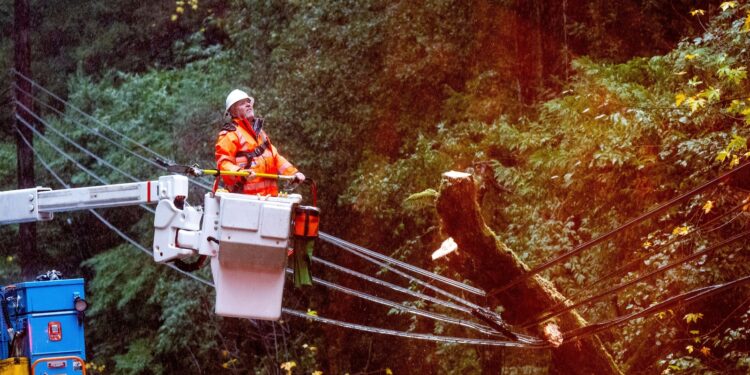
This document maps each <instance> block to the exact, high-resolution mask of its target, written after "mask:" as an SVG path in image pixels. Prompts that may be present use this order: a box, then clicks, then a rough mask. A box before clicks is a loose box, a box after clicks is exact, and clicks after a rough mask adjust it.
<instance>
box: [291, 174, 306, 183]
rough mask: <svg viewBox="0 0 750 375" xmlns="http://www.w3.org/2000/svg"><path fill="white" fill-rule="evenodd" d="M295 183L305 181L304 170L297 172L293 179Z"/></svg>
mask: <svg viewBox="0 0 750 375" xmlns="http://www.w3.org/2000/svg"><path fill="white" fill-rule="evenodd" d="M292 182H293V183H295V184H301V183H303V182H305V175H304V174H302V172H297V173H295V174H294V181H292Z"/></svg>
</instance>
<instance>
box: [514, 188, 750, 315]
mask: <svg viewBox="0 0 750 375" xmlns="http://www.w3.org/2000/svg"><path fill="white" fill-rule="evenodd" d="M745 204H747V202H745V201H743V202H742V203H740V204H738V205H736V206H734V207H732V208H730V209H729V210H727V211H726V212H724V213H722V214H720V215H717V216H716V217H714V218H711V219H710V220H708V221H706V222H705V223H702V224H701V225H700V227H698V228H694V229H692V230H690V232H689V233H688V234H686V235H683V236H676V237H674V238H672V239H670V240H669V241H667V242H665V243H663V244H659V245H656V246H654V247H653V248H652V249H650V252H649V253H646V254H644V255H642V256H640V257H638V258H636V259H634V260H632V261H630V262H628V263H627V264H625V265H623V266H621V267H618V268H617V269H615V270H612V271H611V272H608V273H607V274H605V275H603V276H601V277H599V278H597V279H596V280H594V281H592V282H590V283H587V284H586V285H584V286H581V287H580V289H579V291H578V292H577V293H574V294H573V295H571V296H568V297H567V298H566V299H565V300H563V301H560V302H559V303H557V304H555V305H554V306H552V307H550V308H548V309H547V311H545V312H543V313H547V312H550V311H556V310H557V309H559V308H563V307H564V306H567V305H566V304H567V303H574V302H573V301H576V300H579V299H581V298H586V297H589V296H591V295H592V294H593V293H594V292H596V289H594V287H596V286H597V285H599V284H601V283H602V282H604V280H607V279H609V278H611V277H613V276H616V275H619V274H622V273H623V272H625V271H628V270H630V269H631V268H632V267H634V266H636V265H638V264H640V263H641V262H643V261H644V260H645V259H647V258H649V257H651V256H654V252H655V251H657V250H658V251H661V250H662V249H664V248H666V247H667V246H670V245H672V244H674V243H678V242H683V241H686V240H687V239H689V237H690V236H691V235H692V234H695V233H699V232H700V233H703V232H710V231H712V230H714V229H715V228H711V229H706V227H707V226H708V225H710V224H712V223H714V222H716V221H718V220H720V219H722V218H724V217H725V216H727V215H728V214H730V213H732V212H734V211H736V210H739V209H741V208H742V207H743V206H744V205H745ZM732 220H733V219H732ZM730 221H731V220H730ZM722 225H726V223H725V224H722ZM533 320H534V318H533V317H532V318H530V319H529V320H527V321H525V322H523V323H521V324H519V326H521V327H529V326H530V325H533V324H530V323H531V322H532V321H533Z"/></svg>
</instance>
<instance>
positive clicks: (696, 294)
mask: <svg viewBox="0 0 750 375" xmlns="http://www.w3.org/2000/svg"><path fill="white" fill-rule="evenodd" d="M17 118H18V119H19V120H21V121H22V122H23V124H24V125H25V126H27V127H29V128H30V129H32V130H34V131H35V130H36V129H34V128H33V127H32V126H30V125H29V124H28V123H27V122H25V121H24V120H22V119H20V118H19V117H18V116H17ZM16 131H17V132H19V134H20V135H21V137H22V138H23V139H24V142H26V144H27V145H28V146H29V147H30V148H31V144H30V143H29V142H28V141H27V140H26V139H25V137H24V136H23V134H22V133H21V132H20V130H19V129H16ZM35 133H36V134H37V135H40V136H41V134H39V132H35ZM42 137H43V136H42ZM43 138H44V137H43ZM45 140H46V141H48V143H50V142H49V140H47V139H46V138H45ZM50 145H51V146H53V148H55V149H56V150H57V151H58V152H60V153H62V154H64V155H66V156H67V154H66V153H65V152H62V150H60V149H58V148H57V147H55V146H54V145H53V144H52V143H50ZM32 150H33V151H35V150H34V149H33V148H32ZM35 155H37V157H39V158H40V156H39V155H38V154H37V153H36V152H35ZM40 161H41V159H40ZM44 165H45V168H47V169H48V170H49V171H50V172H51V173H53V174H54V172H53V171H52V170H51V168H50V167H49V165H47V164H46V163H44ZM76 165H77V166H79V167H82V165H80V164H79V163H77V162H76ZM741 167H744V165H743V166H741ZM737 169H739V168H737ZM737 169H735V170H734V171H733V172H736V170H737ZM55 176H56V175H55ZM56 178H58V180H59V181H60V182H61V183H63V184H64V182H63V181H62V180H61V179H59V176H56ZM66 186H67V185H66ZM92 211H93V210H92ZM97 217H99V216H97ZM102 219H103V218H102ZM111 229H116V228H114V227H111ZM116 233H118V235H121V236H125V237H127V236H126V235H125V234H124V233H122V232H121V231H119V230H118V231H116ZM331 237H332V236H331ZM331 239H332V240H340V239H336V238H335V237H332V238H331ZM341 241H343V240H341ZM343 242H344V243H346V242H345V241H343ZM131 243H132V244H136V243H137V242H134V241H133V242H131ZM139 245H140V244H139ZM340 247H341V246H340ZM139 248H140V249H141V250H142V251H144V252H145V253H150V252H149V251H148V250H146V249H145V248H143V247H142V246H139ZM707 250H708V249H707ZM704 251H705V250H704ZM693 255H695V254H693ZM178 271H179V270H178ZM185 274H186V275H188V276H190V277H191V278H194V279H195V280H196V281H199V282H202V283H203V284H205V285H209V286H213V284H212V283H210V282H209V281H206V280H202V279H200V278H197V277H195V276H194V275H192V274H188V273H185ZM748 280H750V276H747V277H745V278H742V279H737V280H735V281H733V282H729V283H726V284H719V285H713V286H710V287H705V288H701V289H696V290H693V291H691V292H688V293H684V294H681V295H679V296H675V297H672V298H670V299H668V300H666V301H663V302H661V303H659V304H656V305H653V306H651V307H649V308H646V309H644V310H642V311H640V312H637V313H633V314H630V315H628V316H624V317H619V318H616V319H613V320H610V321H607V322H602V323H595V324H591V325H589V326H586V327H582V328H579V329H576V330H571V331H568V332H566V333H565V334H564V335H565V337H566V340H568V341H575V340H578V339H580V338H582V337H585V336H588V335H591V334H594V333H596V332H599V331H601V330H604V329H607V328H609V327H611V326H614V325H618V324H622V323H624V322H627V321H629V320H632V319H635V318H638V317H641V316H644V315H646V314H648V313H649V312H650V311H653V310H655V309H662V308H664V307H665V306H669V305H671V304H675V303H679V302H685V303H690V302H693V301H695V300H697V299H699V298H703V297H706V296H709V295H712V294H715V293H718V292H721V291H723V290H725V289H727V288H730V287H734V286H736V285H738V284H740V283H744V282H747V281H748ZM283 311H284V313H286V314H288V315H292V316H297V317H303V318H306V319H310V320H314V321H318V322H323V323H328V324H333V325H337V326H340V327H345V328H350V329H356V330H361V331H366V332H372V333H380V334H387V335H393V336H399V337H407V338H414V339H425V340H431V341H439V342H447V343H458V344H475V345H494V346H508V347H526V346H524V344H522V343H519V342H513V341H510V342H508V341H498V340H482V339H470V338H460V337H444V336H436V335H430V334H418V333H413V332H403V331H393V330H387V329H382V328H375V327H368V326H362V325H358V324H353V323H348V322H341V321H337V320H333V319H328V318H322V317H319V316H313V315H309V314H306V313H304V312H300V311H296V310H291V309H287V308H284V309H283ZM544 347H549V346H548V345H547V346H544ZM539 348H542V346H540V347H539Z"/></svg>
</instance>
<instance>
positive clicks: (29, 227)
mask: <svg viewBox="0 0 750 375" xmlns="http://www.w3.org/2000/svg"><path fill="white" fill-rule="evenodd" d="M29 13H30V7H29V0H15V16H14V25H13V26H14V27H13V33H14V37H15V38H14V40H15V54H14V60H15V64H14V65H15V69H16V71H17V72H18V73H20V74H23V75H24V76H26V77H29V78H31V41H30V38H29V26H30V21H29V20H30V14H29ZM14 81H15V83H16V85H17V86H18V88H17V89H16V90H15V92H14V96H15V99H16V101H17V102H18V103H20V104H23V105H24V106H25V107H26V108H32V104H33V103H32V98H31V97H30V96H29V95H27V94H26V93H31V89H32V88H31V82H30V81H28V80H26V79H23V78H21V77H20V76H19V75H18V74H16V76H15V80H14ZM24 91H25V92H26V93H24ZM15 114H16V116H18V117H20V118H22V119H23V120H24V121H26V122H27V123H28V124H32V125H33V124H34V122H33V119H32V118H31V116H30V115H29V114H28V113H26V112H25V111H23V110H21V111H19V106H18V105H17V106H16V110H15ZM15 125H16V128H17V129H18V130H20V132H21V134H23V137H24V138H26V140H27V141H29V144H33V143H32V142H33V139H34V134H33V132H32V131H31V130H30V129H29V128H27V127H26V126H24V125H23V124H22V123H21V121H20V120H18V119H16V120H15ZM16 150H17V157H16V162H17V164H16V170H17V176H18V188H19V189H25V188H30V187H34V186H35V185H36V183H35V182H34V154H33V153H32V151H31V148H30V147H28V146H27V145H26V143H25V142H24V141H23V139H22V138H21V135H20V134H18V133H16ZM18 246H19V250H20V257H19V258H20V259H19V260H20V264H21V272H22V274H23V277H24V278H31V277H34V276H35V275H36V274H37V273H38V272H40V271H41V270H39V269H36V268H37V267H36V266H37V264H39V262H40V261H42V259H39V258H40V256H39V255H38V254H37V252H36V224H35V223H29V224H21V225H20V228H19V231H18Z"/></svg>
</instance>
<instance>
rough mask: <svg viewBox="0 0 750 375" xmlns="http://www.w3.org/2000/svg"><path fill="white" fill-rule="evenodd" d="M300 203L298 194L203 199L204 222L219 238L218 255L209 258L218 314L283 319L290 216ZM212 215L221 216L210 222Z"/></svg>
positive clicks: (289, 245)
mask: <svg viewBox="0 0 750 375" xmlns="http://www.w3.org/2000/svg"><path fill="white" fill-rule="evenodd" d="M301 199H302V197H301V196H299V195H297V194H293V195H289V196H287V197H260V196H254V195H243V194H233V193H216V195H215V197H214V198H211V199H209V197H208V196H207V197H206V201H205V204H206V209H205V211H206V215H207V216H206V217H204V223H205V222H206V221H205V220H214V223H215V224H216V229H218V233H219V236H220V238H219V250H218V254H217V255H216V256H213V257H212V258H211V272H212V274H213V278H214V284H215V286H216V313H217V314H218V315H223V316H233V317H241V318H252V319H263V320H278V319H279V318H280V317H281V299H282V294H283V291H284V281H285V280H286V264H287V254H288V251H289V249H290V248H291V246H292V243H291V240H290V237H291V236H290V235H291V227H292V215H293V213H294V208H295V206H296V205H297V204H299V202H300V201H301ZM209 201H210V202H211V203H209ZM216 206H219V207H218V208H219V210H218V211H217V210H215V207H216ZM214 212H216V213H218V212H221V215H220V217H216V218H211V216H212V214H213V213H214ZM209 223H210V222H209ZM204 228H205V225H204Z"/></svg>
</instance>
